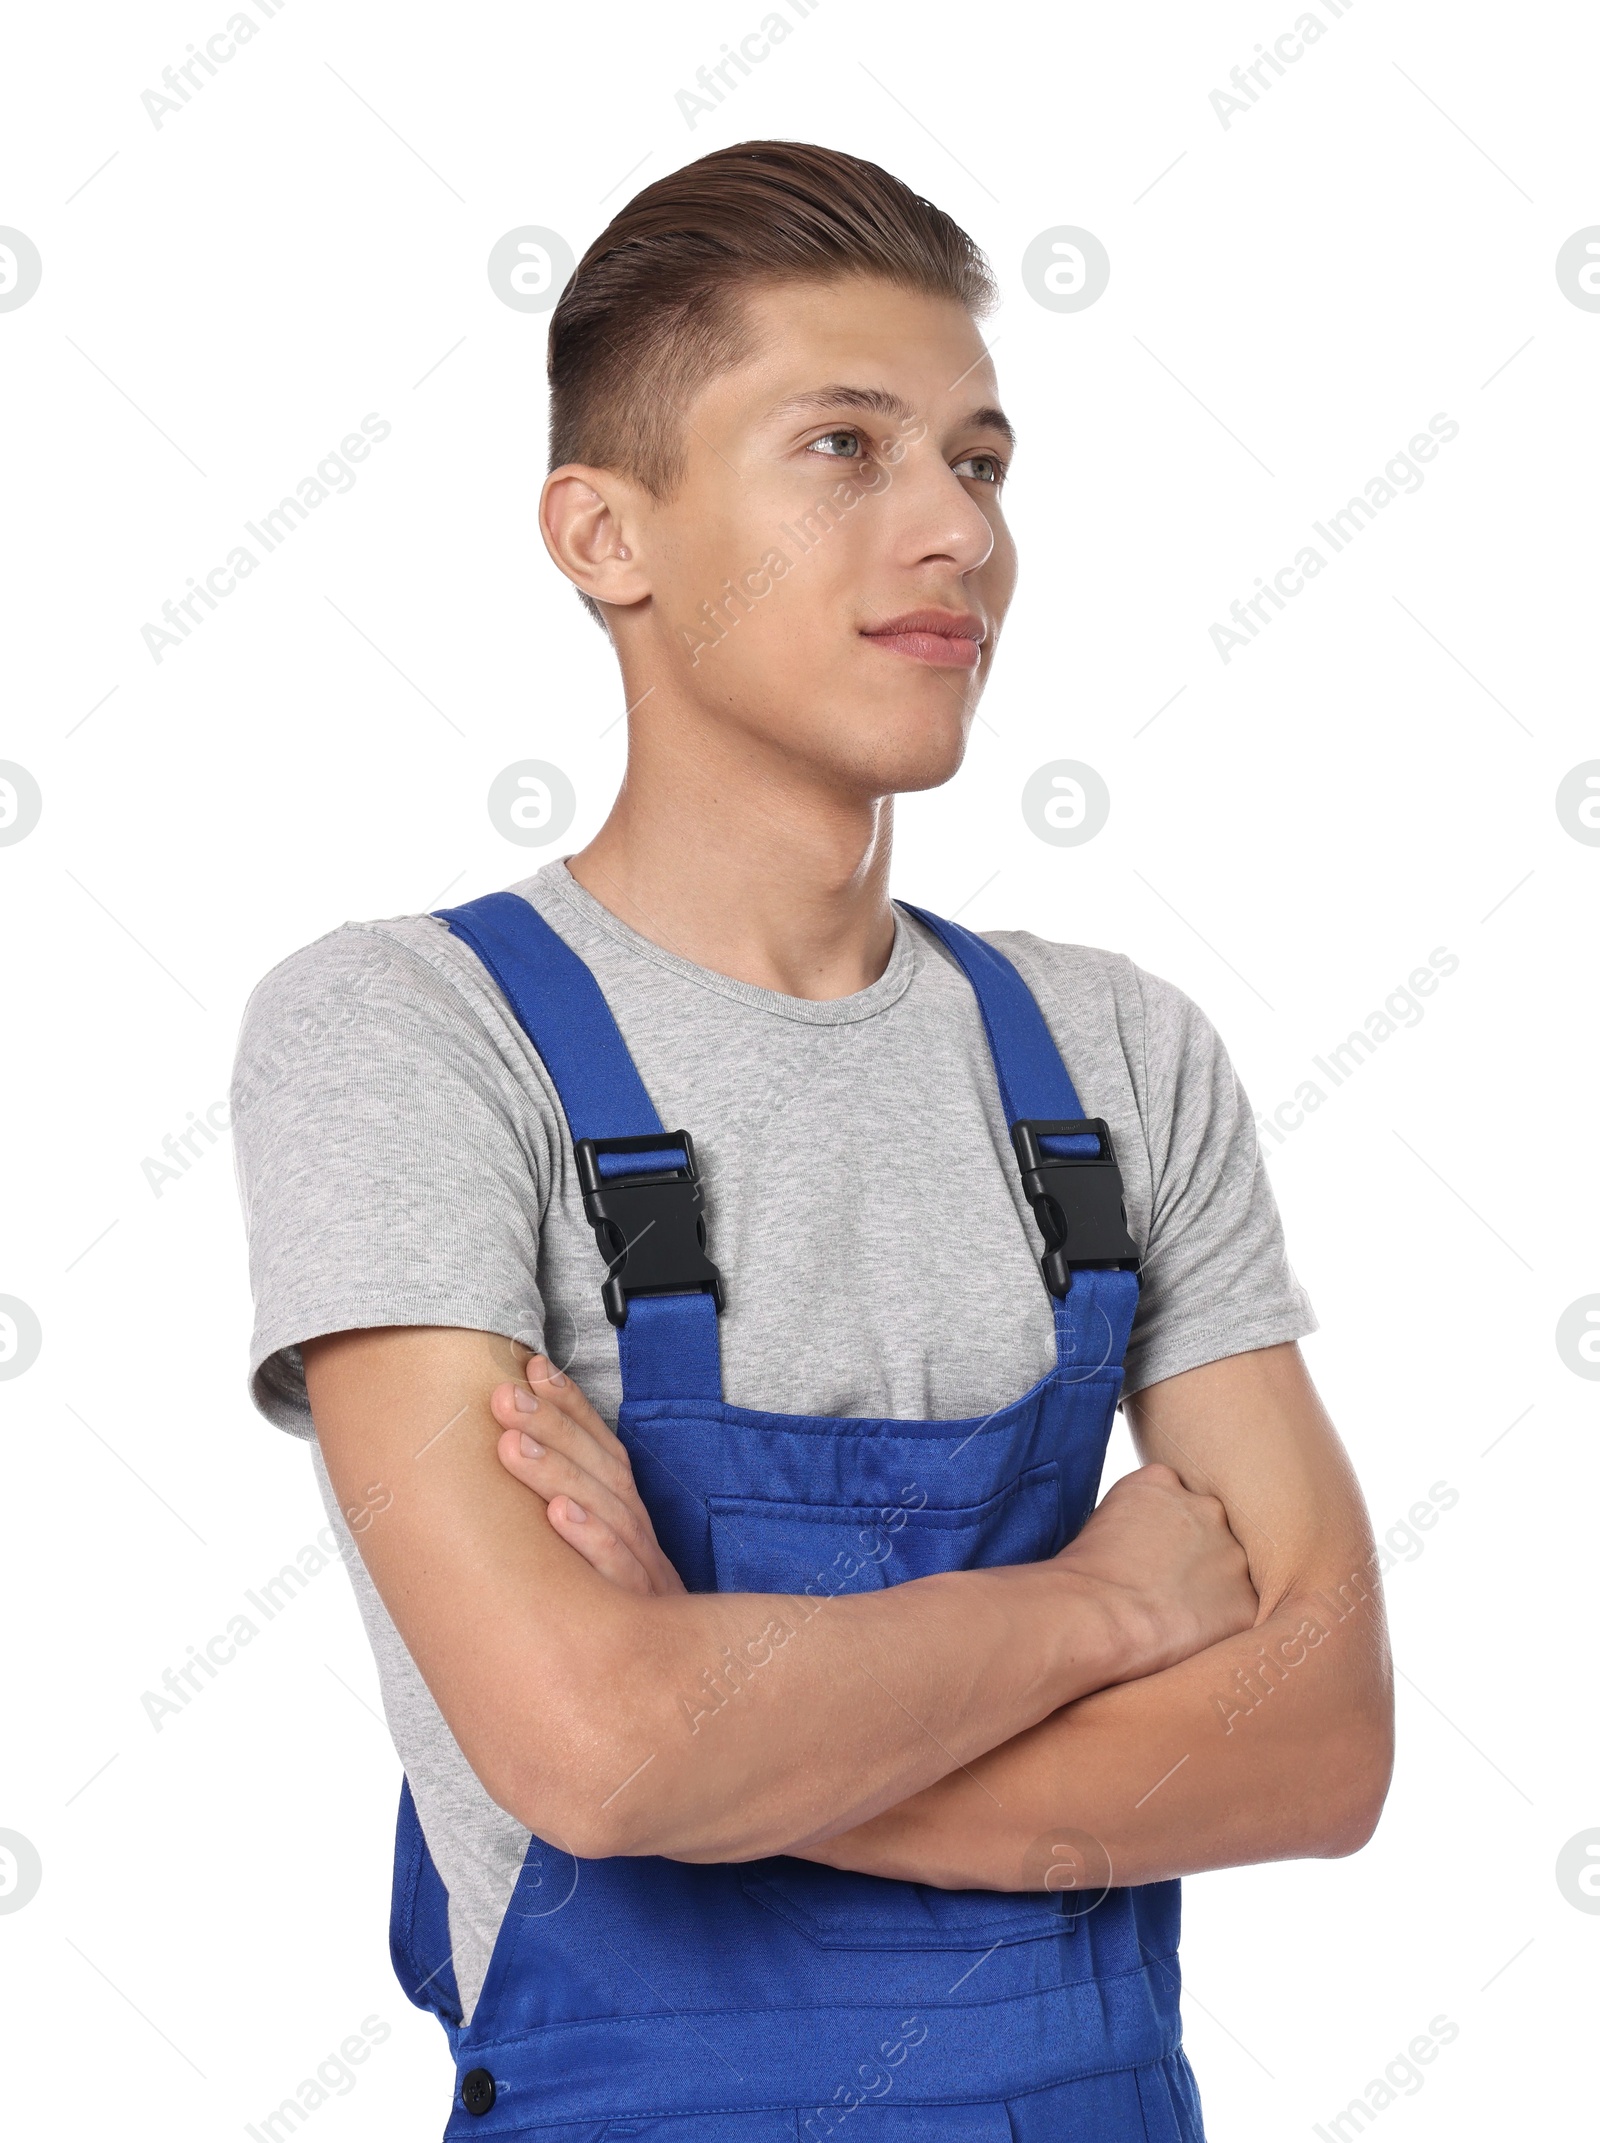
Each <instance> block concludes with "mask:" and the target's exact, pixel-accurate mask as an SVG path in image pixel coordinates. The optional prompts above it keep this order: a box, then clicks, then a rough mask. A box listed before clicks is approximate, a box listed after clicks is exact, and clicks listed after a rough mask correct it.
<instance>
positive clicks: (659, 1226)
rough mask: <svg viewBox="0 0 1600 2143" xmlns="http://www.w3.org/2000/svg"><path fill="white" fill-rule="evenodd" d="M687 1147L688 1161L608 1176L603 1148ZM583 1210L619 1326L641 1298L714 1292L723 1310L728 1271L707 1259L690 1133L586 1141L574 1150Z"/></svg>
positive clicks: (606, 1299) (604, 1292) (604, 1293)
mask: <svg viewBox="0 0 1600 2143" xmlns="http://www.w3.org/2000/svg"><path fill="white" fill-rule="evenodd" d="M673 1146H679V1147H682V1149H683V1156H684V1161H685V1164H686V1165H685V1166H684V1167H682V1168H670V1167H669V1168H660V1169H648V1170H642V1171H641V1172H640V1173H639V1174H638V1175H628V1176H602V1175H601V1173H600V1158H599V1157H600V1155H601V1154H603V1153H659V1152H661V1151H663V1149H665V1148H669V1147H673ZM573 1151H574V1153H575V1154H576V1156H577V1161H578V1181H579V1182H580V1183H581V1184H582V1186H583V1210H584V1212H585V1213H586V1214H587V1215H588V1219H589V1225H590V1226H591V1227H592V1228H593V1229H594V1236H595V1241H596V1242H597V1243H598V1244H599V1245H600V1255H601V1256H602V1257H603V1258H604V1259H605V1261H606V1279H605V1283H604V1285H603V1286H602V1287H601V1289H600V1299H601V1301H602V1302H603V1303H604V1304H605V1310H606V1315H607V1317H609V1318H610V1320H611V1322H612V1323H613V1324H614V1325H618V1326H621V1325H624V1324H626V1323H627V1321H628V1303H629V1300H630V1298H631V1297H632V1296H634V1295H678V1294H685V1293H691V1292H696V1291H704V1292H705V1293H707V1294H709V1295H710V1297H711V1299H712V1301H713V1302H714V1303H715V1304H716V1306H717V1308H718V1310H719V1311H720V1310H721V1308H722V1275H721V1273H720V1272H718V1270H717V1268H716V1266H715V1265H713V1264H712V1262H711V1260H710V1259H709V1258H708V1257H707V1256H706V1222H705V1213H704V1210H703V1204H704V1201H703V1198H702V1194H701V1190H700V1171H699V1169H698V1167H697V1166H696V1165H695V1158H694V1141H693V1139H691V1138H690V1136H689V1134H688V1132H687V1131H662V1132H653V1133H650V1134H649V1135H647V1136H646V1137H644V1138H581V1139H579V1140H578V1141H577V1144H576V1145H575V1147H574V1148H573Z"/></svg>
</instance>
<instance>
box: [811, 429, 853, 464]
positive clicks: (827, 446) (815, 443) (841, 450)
mask: <svg viewBox="0 0 1600 2143" xmlns="http://www.w3.org/2000/svg"><path fill="white" fill-rule="evenodd" d="M819 448H820V450H821V451H822V453H823V454H824V455H825V456H826V457H827V458H828V459H829V460H831V461H858V460H859V459H860V458H861V456H862V454H864V453H865V452H866V449H865V447H863V445H862V443H861V434H860V433H859V432H824V433H823V435H822V437H821V438H820V439H813V440H812V442H811V444H810V446H809V447H808V448H807V449H806V451H807V453H810V454H815V453H816V452H817V451H818V449H819Z"/></svg>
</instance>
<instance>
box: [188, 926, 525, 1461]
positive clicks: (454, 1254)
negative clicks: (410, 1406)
mask: <svg viewBox="0 0 1600 2143" xmlns="http://www.w3.org/2000/svg"><path fill="white" fill-rule="evenodd" d="M229 1098H230V1108H231V1113H232V1119H233V1145H234V1169H235V1176H236V1180H237V1184H238V1189H239V1199H240V1205H241V1208H242V1211H243V1215H244V1223H245V1234H246V1238H247V1245H248V1252H249V1268H250V1284H251V1290H252V1294H253V1296H254V1303H255V1325H254V1331H253V1334H252V1337H251V1342H250V1367H249V1391H250V1398H251V1400H252V1402H253V1403H254V1405H255V1406H256V1407H258V1408H259V1409H260V1411H261V1412H262V1413H263V1414H265V1415H266V1416H267V1418H268V1419H269V1420H270V1421H273V1422H275V1423H276V1424H277V1425H278V1426H279V1427H280V1428H283V1429H286V1430H288V1431H289V1432H290V1433H291V1434H293V1435H297V1436H304V1437H309V1436H310V1435H311V1434H312V1433H313V1431H312V1422H311V1414H310V1409H309V1407H308V1405H307V1401H306V1390H305V1377H304V1373H303V1370H302V1367H301V1357H300V1343H301V1342H302V1341H304V1340H307V1339H311V1338H314V1337H315V1336H316V1335H317V1334H319V1333H324V1332H341V1331H348V1330H354V1329H357V1328H367V1327H372V1326H377V1325H423V1324H430V1325H455V1326H461V1327H464V1328H467V1329H469V1330H474V1331H485V1332H499V1333H504V1334H506V1335H507V1336H509V1337H511V1338H515V1339H520V1340H523V1341H524V1342H525V1343H526V1344H527V1345H528V1346H530V1347H534V1348H537V1347H539V1346H540V1345H541V1344H542V1333H543V1326H544V1305H543V1303H542V1302H541V1300H540V1296H539V1289H538V1283H537V1279H536V1274H535V1268H536V1263H537V1256H538V1238H539V1216H540V1213H541V1211H542V1210H543V1207H544V1205H545V1202H546V1199H547V1196H548V1185H549V1182H550V1172H551V1157H550V1152H549V1145H548V1139H547V1137H546V1135H545V1131H544V1128H543V1126H542V1125H541V1123H540V1121H539V1118H538V1113H537V1111H536V1110H535V1109H534V1108H533V1107H532V1106H531V1105H530V1102H529V1100H528V1097H527V1095H526V1093H525V1092H523V1091H520V1090H519V1088H518V1085H517V1082H516V1079H515V1076H514V1073H513V1070H512V1067H511V1065H510V1064H509V1063H508V1062H507V1061H506V1060H505V1059H504V1058H503V1057H502V1056H501V1055H500V1054H499V1053H498V1050H497V1047H496V1042H495V1039H494V1037H493V1035H492V1034H491V1033H490V1031H489V1029H488V1028H487V1027H486V1026H485V1024H484V1022H483V1021H482V1020H481V1019H480V1018H478V1017H477V1016H476V1015H475V1013H474V1010H473V1008H472V1007H471V1006H470V1005H469V1004H468V1002H467V1001H466V999H465V998H464V997H463V996H462V994H461V992H460V991H459V990H458V989H457V988H456V987H455V985H454V984H453V983H452V981H451V980H450V978H449V977H448V975H447V974H446V973H444V972H442V971H439V970H436V969H435V968H434V967H433V966H432V965H431V964H430V962H429V961H428V960H427V959H425V958H424V957H423V956H422V955H421V954H420V953H418V952H416V951H414V950H412V949H411V948H410V947H408V946H407V945H405V944H403V943H402V942H401V941H400V940H399V939H398V938H397V937H396V936H394V935H393V934H391V933H388V932H386V931H384V930H383V929H382V927H381V926H364V925H361V924H350V923H347V924H344V925H343V926H342V927H341V928H339V929H338V930H335V931H331V932H329V934H328V935H327V936H326V937H323V938H319V939H318V940H317V941H316V943H315V944H312V945H308V946H306V947H304V948H303V949H302V950H301V951H299V952H297V953H294V954H291V956H290V957H289V958H288V959H287V960H284V961H283V962H281V963H280V965H278V966H277V967H275V968H274V969H273V970H272V971H271V973H270V974H268V975H267V976H266V977H265V978H264V979H263V980H262V981H261V982H260V983H259V984H258V985H257V987H256V988H255V990H254V991H253V992H252V994H251V997H250V1000H249V1002H248V1004H247V1005H246V1007H245V1013H244V1018H243V1021H242V1023H241V1026H240V1032H239V1040H238V1047H237V1051H236V1055H235V1061H234V1068H233V1078H232V1083H231V1089H230V1097H229Z"/></svg>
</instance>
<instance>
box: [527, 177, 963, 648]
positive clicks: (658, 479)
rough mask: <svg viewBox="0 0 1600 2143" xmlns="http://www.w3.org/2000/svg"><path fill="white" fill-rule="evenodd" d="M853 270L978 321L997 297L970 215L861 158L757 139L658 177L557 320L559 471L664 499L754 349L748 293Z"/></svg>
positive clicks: (554, 445) (580, 269)
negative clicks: (696, 419) (954, 213)
mask: <svg viewBox="0 0 1600 2143" xmlns="http://www.w3.org/2000/svg"><path fill="white" fill-rule="evenodd" d="M845 275H875V276H880V277H882V278H883V280H884V281H886V282H891V283H897V284H899V285H900V286H901V287H902V288H903V289H908V290H916V291H922V292H926V293H927V294H928V295H929V296H933V297H948V298H954V299H955V300H956V301H957V302H958V303H959V304H962V305H964V306H965V307H966V308H967V310H968V311H969V312H970V313H972V314H973V316H974V317H975V318H981V317H982V315H983V314H984V313H986V312H987V311H989V309H990V308H991V307H992V306H993V304H994V303H995V299H996V296H997V291H996V288H995V282H994V277H993V274H992V272H991V270H990V267H989V263H988V262H987V260H986V259H985V258H984V256H983V254H982V252H981V251H980V250H979V248H978V247H977V246H976V245H975V244H974V243H973V241H972V239H970V238H969V237H968V236H967V234H966V232H965V231H964V230H962V228H961V227H960V225H959V224H958V223H956V222H955V221H954V220H953V219H952V218H951V217H949V216H947V215H946V214H945V212H944V210H943V209H940V208H935V207H934V205H933V203H932V202H931V201H925V200H923V199H922V197H921V195H920V194H915V193H913V192H912V190H911V188H910V187H909V186H907V185H905V184H904V183H903V182H902V181H901V180H899V179H897V178H895V177H893V176H892V175H891V174H890V173H889V172H887V171H885V170H884V169H883V168H882V167H881V165H878V164H872V163H868V162H867V161H866V159H865V158H864V157H859V156H847V155H845V154H844V153H843V151H841V150H838V149H821V148H817V147H815V146H814V145H813V144H811V143H809V142H802V141H744V142H739V143H737V144H736V145H735V146H734V147H733V148H730V149H716V150H714V151H713V152H712V153H711V155H709V156H702V157H700V158H699V159H698V161H696V162H695V163H692V164H686V165H685V166H684V167H683V169H682V170H681V171H674V172H670V173H669V174H668V175H667V177H665V178H662V179H657V180H656V182H655V184H654V185H652V186H647V187H645V189H644V190H643V192H642V193H637V194H635V195H634V197H633V199H632V200H631V201H630V202H628V204H627V206H626V207H625V208H623V209H621V210H619V212H618V213H617V214H616V215H615V216H614V217H613V218H612V220H611V222H610V223H609V224H608V225H607V226H606V228H605V229H604V230H603V231H602V232H601V233H600V236H599V237H598V238H597V239H596V240H595V241H594V243H593V245H591V246H590V248H589V250H588V252H587V253H585V254H584V256H583V258H582V260H580V261H579V263H578V265H577V267H576V269H575V270H574V271H573V274H572V279H571V281H570V282H569V283H568V284H567V286H566V288H565V289H564V290H563V291H562V293H561V298H560V301H559V303H558V304H557V306H556V308H555V311H554V313H553V314H552V315H551V319H550V342H549V355H548V364H547V370H548V373H549V379H550V466H551V468H553V469H555V468H559V467H560V466H561V465H562V464H563V463H564V462H568V461H578V462H587V463H588V464H589V465H590V466H591V467H594V468H604V469H615V470H617V471H619V472H620V473H621V474H623V475H625V476H628V477H631V478H632V479H633V480H634V481H635V482H636V483H639V484H642V485H643V486H644V487H645V488H646V490H648V491H649V492H651V493H652V494H653V495H654V496H655V497H657V498H665V497H667V496H668V495H669V494H670V493H671V491H672V488H673V486H674V485H675V484H676V483H677V481H678V479H679V477H680V475H681V474H682V469H683V456H684V445H683V433H682V429H681V426H680V424H679V423H678V418H679V416H680V415H681V413H682V411H683V409H684V406H685V405H686V403H687V402H688V401H689V400H690V399H691V397H692V396H693V395H694V394H695V393H696V392H697V391H698V390H699V388H700V387H702V386H703V385H704V383H705V382H706V381H707V380H708V379H710V378H713V377H714V376H715V375H716V374H717V373H718V372H722V371H726V370H728V369H729V368H730V367H731V366H733V365H735V364H737V363H738V362H739V361H740V358H741V356H742V355H743V352H744V338H743V335H742V331H741V319H740V312H739V298H740V294H741V292H742V291H744V290H747V289H749V288H750V287H752V286H754V285H757V284H762V283H768V284H770V283H783V282H818V281H821V282H831V281H833V280H835V279H837V278H838V277H841V276H845ZM583 600H584V603H585V605H586V607H587V608H588V609H589V610H590V611H591V612H592V613H593V615H594V616H595V617H596V618H600V617H601V612H600V610H599V608H598V606H597V605H596V604H594V603H593V602H591V601H590V599H589V597H587V596H585V597H584V599H583ZM602 622H604V621H603V619H602Z"/></svg>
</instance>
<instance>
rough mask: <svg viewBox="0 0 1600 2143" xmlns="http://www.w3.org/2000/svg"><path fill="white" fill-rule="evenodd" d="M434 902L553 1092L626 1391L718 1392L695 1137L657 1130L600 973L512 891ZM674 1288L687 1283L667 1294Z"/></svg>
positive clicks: (635, 1394) (713, 1299)
mask: <svg viewBox="0 0 1600 2143" xmlns="http://www.w3.org/2000/svg"><path fill="white" fill-rule="evenodd" d="M432 912H433V914H434V915H435V916H437V917H438V919H439V920H440V921H441V922H444V923H446V924H448V925H449V928H450V930H451V931H452V933H453V934H454V935H455V936H456V937H458V938H460V939H461V940H462V942H463V943H464V944H466V945H468V946H470V947H471V949H472V950H473V952H475V953H476V954H477V956H478V958H479V959H480V960H481V961H482V962H483V965H484V966H485V967H486V968H487V969H488V970H489V973H490V974H491V975H492V976H493V977H494V979H495V981H496V982H498V983H499V985H500V988H501V990H502V991H503V992H504V993H505V996H506V999H507V1001H508V1003H509V1004H510V1006H511V1009H512V1010H513V1012H515V1014H516V1016H517V1018H518V1020H520V1022H521V1023H522V1026H523V1028H524V1030H525V1031H526V1033H527V1036H528V1039H529V1041H530V1042H532V1044H533V1046H534V1048H535V1049H536V1050H537V1051H538V1052H539V1055H540V1057H541V1059H542V1060H543V1062H544V1066H545V1069H546V1070H547V1071H548V1072H549V1074H550V1077H551V1080H552V1082H553V1084H554V1086H555V1090H556V1093H557V1094H558V1096H559V1097H560V1101H561V1107H562V1110H563V1112H564V1113H565V1116H566V1119H567V1128H568V1130H569V1131H570V1132H571V1134H572V1143H573V1147H574V1149H575V1151H576V1154H577V1159H578V1171H579V1177H580V1180H581V1181H582V1182H583V1185H584V1210H585V1212H586V1213H587V1214H588V1216H589V1219H590V1222H591V1224H592V1225H593V1226H594V1229H595V1233H596V1235H597V1236H598V1237H599V1239H600V1243H601V1248H602V1251H603V1252H604V1253H605V1254H606V1255H607V1256H608V1258H609V1264H608V1273H609V1277H608V1279H607V1282H606V1286H605V1289H604V1290H603V1293H604V1299H605V1303H606V1311H607V1314H608V1316H609V1317H610V1318H611V1321H612V1323H613V1324H615V1325H616V1326H617V1351H618V1354H619V1355H620V1357H621V1362H622V1390H623V1396H624V1398H627V1399H720V1398H721V1397H722V1356H721V1350H720V1347H719V1345H718V1339H717V1312H718V1310H719V1309H720V1308H721V1303H722V1288H721V1280H720V1276H719V1275H718V1273H717V1270H716V1267H715V1266H714V1265H712V1264H711V1263H710V1261H709V1259H708V1258H707V1257H706V1255H705V1250H704V1231H703V1224H702V1223H701V1222H700V1220H699V1207H700V1186H699V1179H698V1175H697V1172H696V1170H695V1164H694V1147H693V1142H692V1141H691V1140H690V1138H689V1136H688V1134H687V1133H686V1132H668V1131H667V1130H666V1129H665V1127H664V1126H663V1124H662V1122H661V1119H660V1117H659V1116H658V1115H657V1114H656V1111H655V1106H654V1104H653V1103H652V1101H651V1099H650V1096H649V1095H648V1094H647V1093H646V1092H645V1088H644V1082H643V1081H642V1080H641V1079H640V1077H639V1073H638V1070H637V1069H636V1067H635V1065H634V1061H633V1058H632V1057H631V1056H630V1055H629V1053H628V1045H627V1043H626V1042H625V1041H624V1040H623V1039H622V1033H621V1030H620V1029H619V1028H618V1026H617V1023H616V1021H615V1019H613V1018H612V1016H611V1008H610V1006H609V1005H608V1004H607V1003H606V1001H605V997H604V996H603V994H602V993H601V989H600V985H599V983H598V982H596V981H595V979H594V976H593V975H592V974H591V973H590V971H589V969H588V967H587V966H586V965H585V964H584V962H583V961H582V960H580V959H579V957H578V955H577V954H576V953H575V952H574V951H573V950H572V948H571V946H570V945H568V943H567V942H566V940H565V939H564V938H563V937H561V936H560V934H559V933H558V932H557V931H555V930H552V929H551V927H550V925H549V924H548V923H547V922H546V921H545V919H544V917H543V916H542V915H541V914H540V913H539V911H538V909H537V908H535V907H534V906H533V905H532V903H531V902H530V901H526V900H524V899H523V898H522V897H521V895H520V894H517V893H506V892H500V893H485V894H484V895H483V896H482V897H481V898H480V899H478V900H469V901H467V902H465V903H464V904H463V905H462V906H460V907H457V908H435V909H434V910H433V911H432ZM674 1284H677V1285H678V1286H680V1287H682V1288H685V1289H691V1290H693V1292H668V1291H666V1290H667V1289H669V1288H671V1287H673V1286H674ZM641 1287H643V1288H647V1289H651V1290H652V1291H651V1292H646V1293H640V1292H637V1289H639V1288H641Z"/></svg>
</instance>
